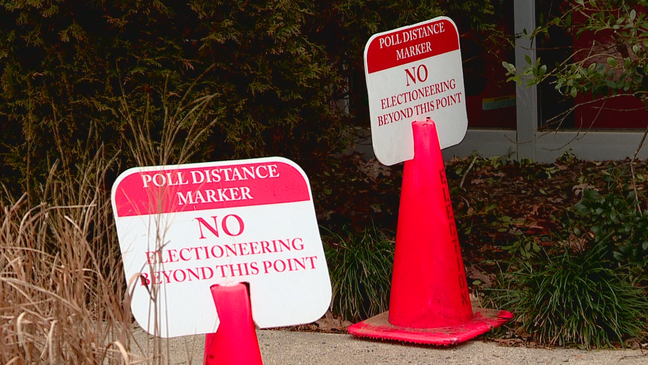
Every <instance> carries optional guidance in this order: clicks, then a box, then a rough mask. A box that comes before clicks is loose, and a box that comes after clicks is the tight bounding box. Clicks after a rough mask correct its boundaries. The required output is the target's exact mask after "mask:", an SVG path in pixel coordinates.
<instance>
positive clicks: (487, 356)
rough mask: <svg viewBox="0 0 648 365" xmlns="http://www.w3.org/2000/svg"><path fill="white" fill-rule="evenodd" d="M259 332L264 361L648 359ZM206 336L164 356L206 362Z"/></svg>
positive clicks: (177, 342) (306, 364)
mask: <svg viewBox="0 0 648 365" xmlns="http://www.w3.org/2000/svg"><path fill="white" fill-rule="evenodd" d="M257 333H258V339H259V347H260V349H261V355H262V356H263V362H264V364H265V365H273V364H277V365H279V364H281V365H292V364H295V365H297V364H303V365H317V364H322V365H324V364H327V365H328V364H368V365H387V364H444V365H445V364H449V365H453V364H457V365H459V364H461V365H466V364H481V365H488V364H497V365H535V364H583V365H585V364H588V365H607V364H622V365H646V364H648V352H647V351H643V352H642V351H640V350H592V351H584V350H577V349H562V348H561V349H551V350H548V349H531V348H524V347H504V346H500V345H498V344H496V343H493V342H484V341H480V340H472V341H468V342H466V343H464V344H461V345H458V346H454V347H446V348H443V347H429V346H418V345H409V344H400V343H396V342H384V341H373V340H365V339H358V338H356V337H353V336H351V335H346V334H327V333H313V332H291V331H281V330H260V331H258V332H257ZM147 336H148V335H147V334H145V333H144V332H138V334H137V336H136V338H137V340H138V342H139V343H140V345H143V346H145V343H146V338H147ZM204 339H205V337H204V336H193V337H180V338H173V339H168V340H167V339H162V344H163V349H164V350H163V351H162V353H163V354H164V356H165V358H166V356H167V355H166V354H167V353H168V356H169V360H170V361H169V363H170V364H202V356H203V351H204ZM167 346H168V347H167ZM167 350H168V351H167ZM164 363H167V362H166V361H164Z"/></svg>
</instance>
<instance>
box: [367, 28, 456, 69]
mask: <svg viewBox="0 0 648 365" xmlns="http://www.w3.org/2000/svg"><path fill="white" fill-rule="evenodd" d="M458 49H459V33H458V31H457V28H456V27H455V25H454V23H453V22H451V21H450V20H448V19H441V20H437V21H431V22H427V23H422V24H417V25H415V26H412V27H405V28H399V29H397V30H396V31H393V32H386V33H381V34H377V35H375V36H374V37H372V39H371V40H370V43H369V45H368V46H367V48H366V51H365V52H366V54H365V59H366V60H367V72H368V73H373V72H378V71H382V70H385V69H389V68H392V67H396V66H400V65H404V64H407V63H410V62H414V61H419V60H422V59H425V58H428V57H433V56H438V55H440V54H443V53H447V52H451V51H455V50H458Z"/></svg>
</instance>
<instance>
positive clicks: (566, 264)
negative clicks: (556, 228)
mask: <svg viewBox="0 0 648 365" xmlns="http://www.w3.org/2000/svg"><path fill="white" fill-rule="evenodd" d="M605 256H606V247H605V246H602V245H599V246H595V247H593V248H591V249H588V250H586V251H584V252H570V251H569V250H565V251H564V252H563V253H562V254H559V255H557V256H556V257H552V256H550V255H546V254H544V255H542V256H540V255H536V256H535V257H534V258H532V259H530V260H528V259H519V260H517V261H515V262H514V265H513V266H512V270H511V271H510V272H508V273H505V274H503V275H502V276H501V277H500V278H499V282H498V287H497V288H496V289H491V290H488V291H487V293H488V294H489V296H490V298H491V299H493V301H494V302H495V304H496V305H497V306H498V307H499V308H506V309H507V310H510V311H512V312H513V313H515V315H516V321H517V324H518V325H519V327H517V329H516V332H517V334H519V335H530V336H531V337H532V338H534V339H535V340H536V341H538V342H539V343H542V344H548V345H560V346H564V345H569V344H577V345H579V346H582V347H585V348H588V349H589V348H592V347H603V346H611V345H613V344H614V343H615V342H620V343H623V342H624V341H625V340H627V339H631V338H635V339H641V338H642V337H643V336H645V335H646V333H647V332H646V331H647V330H648V322H647V320H648V296H646V293H645V292H644V290H643V289H642V288H641V287H639V286H636V285H633V283H632V282H630V281H629V279H628V277H627V275H625V274H623V270H618V269H615V268H613V266H610V265H609V264H608V262H607V261H606V260H605Z"/></svg>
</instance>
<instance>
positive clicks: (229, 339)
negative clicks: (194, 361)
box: [204, 283, 263, 365]
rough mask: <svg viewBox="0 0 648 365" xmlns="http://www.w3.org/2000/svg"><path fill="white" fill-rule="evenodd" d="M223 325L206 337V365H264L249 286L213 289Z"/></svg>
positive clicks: (237, 285) (239, 284) (215, 287)
mask: <svg viewBox="0 0 648 365" xmlns="http://www.w3.org/2000/svg"><path fill="white" fill-rule="evenodd" d="M211 292H212V297H213V298H214V304H215V305H216V310H217V311H218V318H219V319H220V324H219V325H218V329H217V330H216V333H211V334H208V335H207V336H206V338H205V358H204V364H206V365H214V364H219V365H234V364H236V365H258V364H263V360H262V359H261V350H260V349H259V341H258V339H257V336H256V331H255V327H254V322H253V320H252V310H251V308H250V297H249V294H248V288H247V286H246V285H245V284H242V283H238V284H236V285H234V286H221V285H214V286H212V287H211Z"/></svg>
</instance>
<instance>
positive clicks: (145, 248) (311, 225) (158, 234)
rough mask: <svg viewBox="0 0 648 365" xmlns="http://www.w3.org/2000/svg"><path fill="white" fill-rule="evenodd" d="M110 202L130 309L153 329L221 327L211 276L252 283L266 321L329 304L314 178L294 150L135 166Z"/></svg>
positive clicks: (311, 313)
mask: <svg viewBox="0 0 648 365" xmlns="http://www.w3.org/2000/svg"><path fill="white" fill-rule="evenodd" d="M112 204H113V210H114V212H115V220H116V227H117V234H118V237H119V242H120V247H121V253H122V259H123V263H124V271H125V275H126V279H127V282H128V284H129V290H130V292H131V293H132V302H131V307H132V312H133V315H134V317H135V319H136V320H137V322H138V323H139V324H140V326H141V327H142V328H144V329H145V330H146V331H148V332H149V333H151V334H154V335H158V336H162V337H176V336H186V335H195V334H211V333H214V332H216V331H217V329H218V325H219V315H217V311H216V310H214V298H213V297H212V290H211V288H212V286H214V285H219V286H231V285H234V284H236V283H246V284H247V286H248V287H249V298H250V299H249V302H250V306H251V312H252V318H253V319H254V322H255V323H256V324H257V326H259V327H261V328H269V327H279V326H289V325H296V324H303V323H310V322H313V321H315V320H317V319H319V318H321V316H322V315H323V314H324V313H325V312H326V310H327V309H328V307H329V304H330V300H331V284H330V280H329V275H328V268H327V265H326V259H325V257H324V250H323V247H322V241H321V238H320V235H319V228H318V225H317V219H316V216H315V208H314V206H313V198H312V194H311V190H310V185H309V182H308V179H307V177H306V174H305V173H304V172H303V170H302V169H301V168H300V167H299V166H298V165H296V164H295V163H293V162H292V161H290V160H287V159H284V158H278V157H273V158H259V159H250V160H240V161H227V162H216V163H197V164H187V165H173V166H153V167H137V168H132V169H129V170H127V171H125V172H124V173H122V174H121V175H120V176H119V177H118V178H117V181H116V182H115V184H114V185H113V189H112ZM217 309H218V308H217ZM219 313H220V312H219ZM220 315H221V316H222V314H220Z"/></svg>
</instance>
